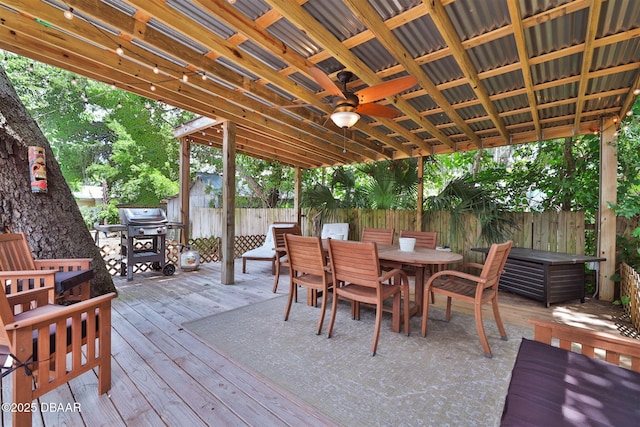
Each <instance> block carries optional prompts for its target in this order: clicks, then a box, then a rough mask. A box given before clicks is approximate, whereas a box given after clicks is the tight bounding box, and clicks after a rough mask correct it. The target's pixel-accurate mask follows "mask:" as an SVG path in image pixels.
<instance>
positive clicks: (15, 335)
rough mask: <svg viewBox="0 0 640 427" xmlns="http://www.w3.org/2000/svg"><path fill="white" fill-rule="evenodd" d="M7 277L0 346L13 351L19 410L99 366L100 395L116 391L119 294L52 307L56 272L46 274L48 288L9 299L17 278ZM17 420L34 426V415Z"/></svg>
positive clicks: (1, 294)
mask: <svg viewBox="0 0 640 427" xmlns="http://www.w3.org/2000/svg"><path fill="white" fill-rule="evenodd" d="M11 274H14V273H13V272H12V273H11ZM31 276H33V274H25V275H24V276H23V278H27V277H31ZM6 277H7V273H6V272H0V320H1V321H2V330H1V331H0V346H7V347H8V348H9V350H10V353H11V358H12V361H13V364H12V366H11V367H10V368H9V369H10V370H12V371H13V373H12V377H13V403H14V404H17V405H16V407H18V408H19V407H28V406H29V405H30V404H31V403H32V401H33V400H34V399H37V398H39V397H41V396H42V395H44V394H46V393H48V392H49V391H51V390H54V389H55V388H57V387H59V386H61V385H63V384H65V383H67V382H68V381H70V380H71V379H73V378H76V377H78V376H79V375H81V374H83V373H86V372H88V371H90V370H92V369H93V368H96V367H97V368H98V394H103V393H106V392H107V391H108V390H109V389H110V388H111V300H112V299H113V298H114V297H115V296H116V294H115V293H110V294H107V295H102V296H99V297H95V298H90V299H88V300H86V301H81V302H78V303H76V304H72V305H68V306H64V305H58V304H51V303H50V301H49V293H50V289H51V288H52V287H53V276H52V275H51V274H42V277H41V278H42V279H43V280H44V281H45V282H46V284H47V286H44V287H40V288H35V289H29V290H22V291H18V292H15V293H12V294H9V295H7V294H6V293H5V287H6V286H7V280H13V279H6ZM11 277H15V274H14V276H11ZM3 374H4V372H3ZM12 416H13V425H14V426H30V425H31V412H30V411H18V412H14V413H13V414H12Z"/></svg>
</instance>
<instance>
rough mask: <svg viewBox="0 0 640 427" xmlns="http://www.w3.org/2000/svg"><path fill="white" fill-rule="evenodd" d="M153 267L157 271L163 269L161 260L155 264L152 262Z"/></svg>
mask: <svg viewBox="0 0 640 427" xmlns="http://www.w3.org/2000/svg"><path fill="white" fill-rule="evenodd" d="M151 268H153V269H154V270H155V271H160V270H162V266H161V265H160V263H159V262H157V261H156V262H154V263H153V264H151Z"/></svg>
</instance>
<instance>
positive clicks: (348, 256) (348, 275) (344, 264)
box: [328, 239, 380, 288]
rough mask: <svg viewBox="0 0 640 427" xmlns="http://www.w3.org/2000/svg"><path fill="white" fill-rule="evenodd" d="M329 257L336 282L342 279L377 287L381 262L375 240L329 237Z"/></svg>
mask: <svg viewBox="0 0 640 427" xmlns="http://www.w3.org/2000/svg"><path fill="white" fill-rule="evenodd" d="M328 242H329V258H330V260H331V272H332V273H333V278H334V283H335V282H338V281H341V282H345V283H354V284H358V285H362V286H368V287H372V288H377V287H379V286H380V280H379V279H380V262H379V260H378V248H377V246H376V243H375V242H352V241H348V240H334V239H329V240H328Z"/></svg>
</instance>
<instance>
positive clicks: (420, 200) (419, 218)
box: [416, 156, 424, 231]
mask: <svg viewBox="0 0 640 427" xmlns="http://www.w3.org/2000/svg"><path fill="white" fill-rule="evenodd" d="M417 191H418V202H417V204H416V231H422V205H423V203H424V157H423V156H420V157H418V190H417Z"/></svg>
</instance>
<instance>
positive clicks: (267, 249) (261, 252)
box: [242, 222, 298, 274]
mask: <svg viewBox="0 0 640 427" xmlns="http://www.w3.org/2000/svg"><path fill="white" fill-rule="evenodd" d="M294 225H298V224H297V223H295V222H274V223H273V224H271V225H269V228H268V229H267V234H266V236H265V239H264V244H263V245H262V246H259V247H257V248H254V249H251V250H249V251H247V252H245V253H243V254H242V272H243V273H246V272H247V261H249V260H253V261H269V262H271V274H276V252H275V250H274V247H275V246H274V242H273V232H272V231H271V230H272V229H273V228H274V227H293V226H294Z"/></svg>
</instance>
